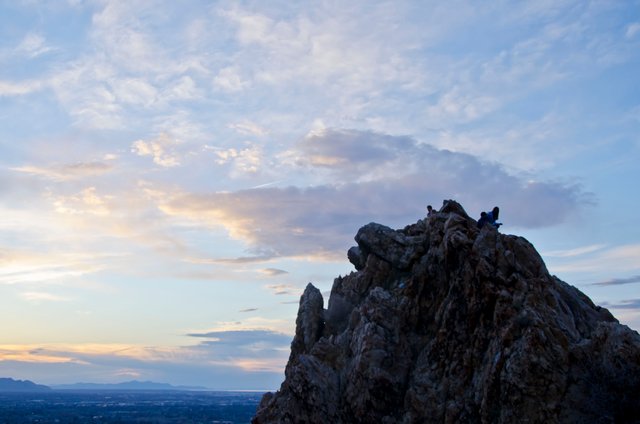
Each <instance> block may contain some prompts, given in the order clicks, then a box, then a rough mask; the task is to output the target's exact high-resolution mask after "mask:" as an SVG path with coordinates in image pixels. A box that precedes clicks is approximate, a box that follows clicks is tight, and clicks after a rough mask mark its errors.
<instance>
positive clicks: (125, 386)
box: [51, 380, 208, 390]
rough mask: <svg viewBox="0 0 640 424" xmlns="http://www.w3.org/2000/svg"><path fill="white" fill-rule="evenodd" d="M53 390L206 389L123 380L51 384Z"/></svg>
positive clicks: (204, 388)
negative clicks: (117, 381) (115, 381)
mask: <svg viewBox="0 0 640 424" xmlns="http://www.w3.org/2000/svg"><path fill="white" fill-rule="evenodd" d="M51 388H52V389H55V390H208V389H207V388H206V387H199V386H174V385H172V384H168V383H154V382H152V381H136V380H133V381H125V382H123V383H113V384H107V383H75V384H58V385H54V386H51Z"/></svg>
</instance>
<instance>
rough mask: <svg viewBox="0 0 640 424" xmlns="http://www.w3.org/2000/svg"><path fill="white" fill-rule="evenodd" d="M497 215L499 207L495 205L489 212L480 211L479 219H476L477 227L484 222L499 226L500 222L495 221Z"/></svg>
mask: <svg viewBox="0 0 640 424" xmlns="http://www.w3.org/2000/svg"><path fill="white" fill-rule="evenodd" d="M499 215H500V209H499V208H498V207H497V206H496V207H495V208H493V209H492V210H491V212H482V213H480V219H479V220H478V228H482V227H484V225H485V224H490V225H493V226H494V227H495V228H498V227H500V226H501V225H502V224H501V223H500V222H496V221H497V220H498V216H499Z"/></svg>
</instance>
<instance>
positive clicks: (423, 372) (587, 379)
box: [253, 201, 640, 424]
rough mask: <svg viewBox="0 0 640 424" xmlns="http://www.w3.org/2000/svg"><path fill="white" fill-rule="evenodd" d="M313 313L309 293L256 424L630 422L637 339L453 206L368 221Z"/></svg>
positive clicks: (639, 355)
mask: <svg viewBox="0 0 640 424" xmlns="http://www.w3.org/2000/svg"><path fill="white" fill-rule="evenodd" d="M356 241H357V243H358V247H356V248H352V249H350V250H349V253H348V258H349V260H350V261H351V262H352V263H353V264H354V266H355V268H356V269H357V271H356V272H353V273H351V274H350V275H348V276H346V277H343V278H341V277H339V278H337V279H336V280H335V281H334V284H333V288H332V290H331V296H330V298H329V302H328V307H327V309H326V310H324V311H323V309H322V308H323V300H322V295H321V294H320V292H319V291H318V290H317V289H316V288H315V287H313V286H312V285H311V284H309V285H308V286H307V288H306V290H305V292H304V294H303V296H302V298H301V300H300V310H299V313H298V319H297V321H296V324H297V330H296V335H295V337H294V340H293V342H292V345H291V356H290V358H289V362H288V364H287V367H286V371H285V376H286V377H285V381H284V382H283V383H282V386H281V387H280V390H279V391H278V392H277V393H275V394H272V393H269V394H267V395H265V397H264V398H263V400H262V402H261V404H260V407H259V408H258V412H257V415H256V416H255V417H254V419H253V423H254V424H264V423H295V424H300V423H432V422H433V423H436V422H437V423H614V422H615V423H623V422H640V336H639V335H638V333H637V332H635V331H633V330H631V329H629V328H628V327H626V326H624V325H621V324H619V323H618V321H617V320H616V319H615V318H614V317H613V316H612V315H611V314H610V313H609V311H607V310H606V309H604V308H601V307H598V306H596V305H594V304H593V303H592V302H591V300H590V299H589V298H588V297H587V296H586V295H584V294H583V293H582V292H580V291H579V290H578V289H576V288H575V287H572V286H570V285H568V284H567V283H564V282H562V281H560V280H559V279H557V278H556V277H554V276H551V275H549V273H548V272H547V269H546V267H545V264H544V262H543V261H542V258H541V257H540V255H539V254H538V253H537V252H536V250H535V248H534V247H533V246H532V245H531V244H530V243H529V242H528V241H527V240H525V239H524V238H522V237H517V236H513V235H505V234H500V233H498V232H497V231H496V229H494V228H492V227H491V226H485V227H483V228H482V229H481V230H479V229H478V228H477V226H476V221H475V220H473V219H471V218H470V217H469V216H468V215H467V214H466V212H465V211H464V209H463V208H462V207H461V206H460V205H459V204H458V203H456V202H454V201H445V202H444V205H443V207H442V208H441V209H440V211H438V212H437V213H435V214H433V215H432V216H430V217H428V218H425V219H424V220H421V221H419V222H417V223H416V224H413V225H409V226H407V227H406V228H404V229H402V230H392V229H390V228H388V227H385V226H383V225H380V224H374V223H371V224H368V225H366V226H364V227H362V228H361V229H360V230H359V231H358V234H357V235H356Z"/></svg>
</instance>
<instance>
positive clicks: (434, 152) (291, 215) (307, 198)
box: [157, 130, 587, 257]
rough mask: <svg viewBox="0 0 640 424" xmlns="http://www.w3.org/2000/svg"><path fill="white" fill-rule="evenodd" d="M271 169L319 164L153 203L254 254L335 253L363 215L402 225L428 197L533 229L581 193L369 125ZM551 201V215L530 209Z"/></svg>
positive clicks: (309, 141) (333, 134)
mask: <svg viewBox="0 0 640 424" xmlns="http://www.w3.org/2000/svg"><path fill="white" fill-rule="evenodd" d="M239 156H240V155H238V157H239ZM234 159H237V158H234ZM277 167H278V172H279V173H281V174H282V175H295V174H296V173H303V174H309V173H313V172H320V173H322V181H324V183H322V184H318V185H313V186H311V187H306V188H304V187H287V188H278V187H263V188H259V189H251V190H243V191H236V192H225V193H211V194H200V195H195V194H190V193H179V192H174V193H165V194H164V195H163V196H161V197H159V198H158V199H157V200H158V201H159V205H158V206H159V208H160V210H162V211H163V212H165V213H166V214H167V215H169V216H173V217H181V218H187V219H190V220H192V221H194V222H197V223H199V224H200V225H205V226H211V227H223V228H226V229H227V231H229V233H230V235H231V236H232V237H234V238H236V239H239V240H242V241H244V242H246V243H247V244H248V245H249V246H250V247H251V249H252V251H253V252H254V253H255V254H257V255H258V256H260V255H273V256H304V255H317V256H323V255H324V256H327V255H328V256H330V257H338V256H341V255H343V254H344V251H346V249H347V248H348V247H349V245H350V243H351V242H350V240H351V238H352V237H353V234H355V232H356V231H357V228H359V226H361V225H362V224H363V223H365V222H370V221H371V220H374V219H375V220H378V221H379V222H382V223H384V224H387V225H404V224H406V223H407V222H411V220H412V219H413V220H417V218H418V217H420V215H421V213H422V211H423V210H424V206H425V205H424V204H425V203H426V202H427V201H428V199H432V200H431V202H432V203H434V202H435V201H438V199H447V198H450V197H452V196H453V197H456V198H458V200H460V201H461V202H462V204H463V205H465V207H467V210H468V211H469V213H470V214H471V215H473V214H474V213H476V214H477V213H479V211H481V210H484V209H486V208H487V207H488V206H493V203H495V204H499V205H500V206H501V209H502V210H503V215H504V220H505V222H507V223H508V225H509V226H522V227H534V228H535V227H541V226H547V225H553V224H557V223H559V222H562V221H563V220H565V219H567V217H568V216H569V215H571V214H572V213H575V212H576V211H577V210H578V209H579V208H580V207H581V206H582V205H583V204H584V203H585V202H586V201H587V198H586V197H585V195H584V193H583V192H582V191H581V189H580V188H579V187H577V186H572V185H564V184H560V183H554V182H544V181H532V180H530V179H523V178H519V177H517V176H513V175H510V174H508V173H507V172H505V170H504V169H502V168H501V167H500V166H497V165H495V164H489V163H483V162H481V161H479V160H477V159H476V158H475V157H473V156H470V155H466V154H462V153H453V152H449V151H444V150H438V149H435V148H433V147H432V146H429V145H425V144H419V143H417V142H416V141H415V140H413V139H411V138H409V137H393V136H389V135H385V134H377V133H372V132H360V131H353V130H341V131H337V130H326V131H324V132H323V133H321V134H316V135H312V136H310V137H306V138H304V139H303V140H301V142H300V143H299V144H298V145H297V146H296V147H295V148H294V149H291V150H290V151H289V152H287V154H286V155H284V156H283V162H282V163H281V164H280V165H278V166H277ZM470 184H471V185H473V188H471V187H470ZM486 199H492V205H487V204H486ZM551 206H553V209H554V211H555V213H554V214H553V215H552V216H544V217H543V216H540V214H539V213H537V211H538V210H540V209H544V208H546V207H551Z"/></svg>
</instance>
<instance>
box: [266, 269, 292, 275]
mask: <svg viewBox="0 0 640 424" xmlns="http://www.w3.org/2000/svg"><path fill="white" fill-rule="evenodd" d="M262 273H263V274H265V275H267V276H269V277H276V276H278V275H283V274H288V272H287V271H285V270H283V269H278V268H264V269H263V270H262Z"/></svg>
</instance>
